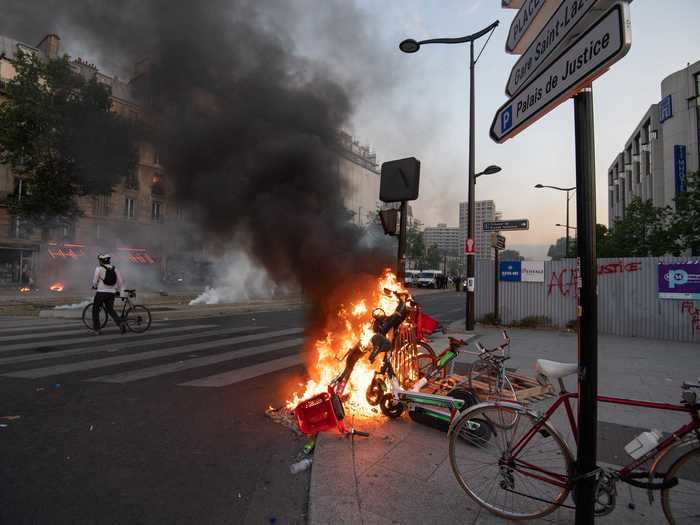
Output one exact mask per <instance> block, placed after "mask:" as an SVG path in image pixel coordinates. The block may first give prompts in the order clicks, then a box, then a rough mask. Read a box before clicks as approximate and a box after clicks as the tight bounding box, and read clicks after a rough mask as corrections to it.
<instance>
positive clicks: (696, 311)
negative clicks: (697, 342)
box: [681, 301, 700, 335]
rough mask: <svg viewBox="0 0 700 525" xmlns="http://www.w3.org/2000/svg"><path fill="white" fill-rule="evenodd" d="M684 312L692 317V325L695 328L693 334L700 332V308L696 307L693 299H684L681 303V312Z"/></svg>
mask: <svg viewBox="0 0 700 525" xmlns="http://www.w3.org/2000/svg"><path fill="white" fill-rule="evenodd" d="M684 312H686V313H687V314H688V317H690V326H691V327H692V329H693V335H695V332H700V308H696V307H695V304H693V301H683V302H682V303H681V313H684Z"/></svg>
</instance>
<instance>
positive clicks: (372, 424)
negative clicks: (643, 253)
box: [309, 327, 700, 525]
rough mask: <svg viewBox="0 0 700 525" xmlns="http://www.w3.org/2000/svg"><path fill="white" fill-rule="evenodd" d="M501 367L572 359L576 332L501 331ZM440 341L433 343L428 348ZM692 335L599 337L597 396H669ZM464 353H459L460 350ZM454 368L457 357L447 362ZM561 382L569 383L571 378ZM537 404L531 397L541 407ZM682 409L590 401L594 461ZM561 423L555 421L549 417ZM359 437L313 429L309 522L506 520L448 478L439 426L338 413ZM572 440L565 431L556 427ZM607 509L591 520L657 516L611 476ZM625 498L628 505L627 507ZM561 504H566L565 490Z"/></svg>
mask: <svg viewBox="0 0 700 525" xmlns="http://www.w3.org/2000/svg"><path fill="white" fill-rule="evenodd" d="M477 332H478V334H479V335H480V336H481V337H480V339H481V341H482V342H484V344H485V345H486V346H493V345H495V344H498V343H499V341H500V338H501V335H500V330H497V329H493V328H486V327H477ZM509 333H510V336H511V349H512V358H511V360H510V361H509V362H508V363H507V364H508V365H509V367H512V368H517V369H518V370H519V371H521V372H523V373H525V374H528V375H532V373H533V365H534V360H535V359H536V358H538V357H541V358H545V359H552V360H558V361H570V362H575V361H576V356H577V350H576V336H575V334H573V333H567V332H559V331H549V330H520V329H513V330H511V331H509ZM440 348H441V347H440V346H438V345H436V348H435V350H436V351H439V349H440ZM698 350H699V348H698V345H696V344H692V343H670V342H667V341H652V340H645V339H637V338H629V337H628V338H623V337H616V336H606V335H601V336H600V339H599V363H600V371H599V391H600V392H601V394H608V395H619V396H627V397H633V398H638V399H644V400H654V401H661V402H670V403H677V402H678V400H679V399H680V385H681V383H682V381H683V380H695V379H697V378H698V376H700V351H698ZM460 357H461V358H464V360H469V359H468V357H467V356H460ZM457 369H459V364H458V365H457ZM567 384H568V386H569V388H573V389H575V382H574V380H572V379H571V378H569V379H568V382H567ZM547 404H548V403H547V402H546V401H545V402H542V403H540V404H538V405H536V407H535V408H536V409H537V410H541V409H543V408H546V406H547ZM686 418H687V416H685V415H683V414H680V415H679V414H673V413H668V412H661V411H654V410H644V409H635V408H633V407H617V406H611V405H607V406H606V405H600V406H599V434H600V443H599V460H600V461H599V463H600V464H601V465H606V464H626V463H629V461H630V459H631V458H629V457H628V456H626V454H625V453H624V450H622V447H623V446H624V444H625V443H627V442H628V441H629V440H631V439H632V438H633V437H634V436H635V435H636V434H638V433H639V432H641V431H642V430H647V429H649V428H659V429H661V430H663V431H667V432H668V431H671V430H674V429H675V428H677V427H678V426H680V424H682V423H684V422H686V421H685V419H686ZM552 422H553V423H554V424H555V426H556V427H557V428H558V429H559V430H560V431H563V430H564V428H565V426H564V421H563V419H561V418H553V420H552ZM348 423H352V425H353V426H355V427H356V428H357V429H358V430H365V431H368V432H370V433H371V436H370V437H369V438H362V437H354V438H346V437H342V436H340V435H338V434H336V433H327V434H322V435H320V436H319V439H318V442H317V445H316V451H315V454H314V463H313V467H312V474H311V487H310V497H309V501H310V503H309V523H310V524H311V525H320V524H331V523H332V524H339V523H343V524H345V523H347V524H356V523H357V524H374V523H400V524H413V523H416V524H418V523H431V524H445V525H448V524H450V525H452V524H455V523H470V524H472V523H474V524H496V523H507V521H506V520H503V519H501V518H497V517H495V516H493V515H492V514H490V513H489V512H487V511H485V510H483V509H481V508H480V507H479V506H478V505H477V504H476V503H475V502H474V501H473V500H472V499H471V498H470V497H469V496H468V495H467V494H466V493H465V492H463V490H462V489H461V487H460V486H459V485H458V483H457V481H456V479H455V477H454V475H453V473H452V469H451V466H450V461H449V458H448V450H447V447H448V441H447V438H446V435H445V433H444V432H441V431H440V430H436V429H433V428H429V427H425V426H422V425H419V424H417V423H415V422H413V421H411V420H410V419H409V418H408V417H407V416H406V415H405V414H404V415H403V416H402V417H401V418H400V419H398V420H387V419H385V418H383V417H381V416H380V417H379V418H375V419H371V420H360V419H354V420H353V421H348ZM562 433H563V434H564V437H565V439H567V441H568V442H569V444H570V446H571V443H572V436H571V433H570V432H562ZM617 489H618V499H617V507H616V509H615V511H613V512H612V513H611V514H610V515H608V516H606V517H603V518H599V519H598V521H600V522H601V523H616V525H621V524H626V523H630V524H632V523H634V524H647V523H648V524H652V523H654V524H655V523H664V522H665V519H664V517H663V512H662V510H661V506H660V503H659V498H658V496H659V494H658V493H657V494H656V501H655V503H654V504H653V505H652V506H649V503H648V499H647V495H646V492H645V491H643V490H640V489H635V488H632V487H629V486H628V485H626V484H624V483H619V484H618V486H617ZM630 502H633V503H634V504H635V505H634V506H635V508H634V509H632V508H630V506H629V505H628V504H629V503H630ZM568 503H569V504H570V503H571V498H569V500H568ZM573 520H574V513H573V511H572V510H568V509H559V510H558V511H556V512H555V513H553V514H550V515H549V516H547V517H545V518H543V519H540V520H535V521H534V523H561V524H568V523H573Z"/></svg>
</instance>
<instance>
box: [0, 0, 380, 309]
mask: <svg viewBox="0 0 700 525" xmlns="http://www.w3.org/2000/svg"><path fill="white" fill-rule="evenodd" d="M3 4H4V6H5V7H4V8H3V10H4V15H3V20H4V21H3V22H0V24H1V25H0V30H1V31H0V32H1V33H2V34H5V35H8V36H15V37H16V38H19V39H29V41H30V42H33V41H38V39H39V38H40V37H41V35H43V34H45V33H47V32H51V31H56V32H57V33H60V35H61V36H62V38H63V44H64V48H65V45H66V44H67V43H68V42H70V41H71V40H74V41H75V42H77V44H76V45H78V46H79V47H80V48H81V49H83V50H84V52H85V53H90V55H91V56H93V57H96V58H95V60H96V61H97V62H98V65H102V64H109V65H111V66H112V67H113V68H115V69H119V68H127V67H128V66H129V65H132V64H136V63H140V64H141V66H142V67H141V74H140V76H137V77H136V78H135V79H134V80H132V86H133V87H134V88H135V90H136V93H137V94H138V97H139V99H140V100H141V102H142V104H143V105H144V107H145V108H147V111H148V115H149V118H150V123H151V125H152V128H151V133H152V140H153V141H154V142H155V143H156V144H157V145H158V147H159V148H160V150H161V158H162V161H164V164H165V165H166V168H167V175H168V176H169V177H172V178H173V179H174V182H175V187H176V190H177V198H178V200H179V201H180V202H183V203H187V204H188V205H189V208H190V209H191V210H192V212H193V214H194V216H195V217H196V219H197V221H198V222H199V224H200V225H201V227H202V230H203V231H204V232H205V235H207V236H208V237H209V238H208V240H217V241H224V242H226V241H229V240H230V239H232V238H233V237H234V236H236V238H237V239H243V240H244V241H243V242H245V243H246V247H247V249H248V250H249V252H250V253H251V255H252V256H253V257H254V258H255V259H256V260H257V261H259V262H260V263H261V264H262V266H264V268H265V270H266V271H267V272H268V273H269V275H270V276H271V277H272V279H274V280H275V281H276V282H278V283H284V284H289V283H291V284H298V285H300V286H301V287H302V288H303V290H304V292H305V293H306V294H307V295H308V296H309V297H310V298H311V299H312V300H313V301H314V302H315V303H316V305H317V306H320V304H321V303H323V302H324V300H323V299H324V298H325V297H327V294H328V293H329V292H331V291H332V290H333V289H334V288H336V287H337V286H338V285H341V284H343V285H347V284H348V283H349V282H350V281H352V280H353V279H354V278H355V276H357V275H361V274H365V275H366V274H377V273H378V272H379V271H380V270H381V268H382V266H384V265H385V264H386V262H387V258H386V254H385V253H384V254H380V253H378V252H376V251H373V250H369V249H366V248H365V249H362V248H360V244H359V241H360V237H361V231H360V230H359V229H358V228H356V227H355V226H353V225H352V224H351V223H349V221H348V216H347V212H346V210H345V208H344V206H343V197H344V195H345V192H346V191H347V188H346V187H345V186H344V184H343V182H342V180H341V178H340V177H339V175H338V172H337V166H336V162H337V160H336V158H335V156H334V155H333V153H332V150H333V147H334V144H335V140H336V134H337V132H338V131H339V130H340V129H341V128H343V126H345V125H346V124H347V122H348V119H349V117H350V116H351V114H352V111H353V100H352V95H351V93H350V92H349V91H350V90H348V89H344V86H343V85H341V83H340V82H339V81H337V80H334V78H333V75H332V74H331V73H330V72H329V70H328V68H325V67H323V66H322V65H321V64H320V63H319V62H314V61H312V60H308V59H304V58H303V57H301V56H299V54H298V53H297V52H296V50H295V42H294V38H293V37H292V32H291V30H288V29H287V28H294V27H299V26H301V25H304V26H305V24H306V22H307V21H306V19H305V17H313V16H315V13H314V11H313V10H304V9H299V8H298V7H297V8H294V9H292V8H291V7H290V6H289V5H288V4H287V3H285V2H274V1H241V0H226V1H225V0H207V1H201V2H195V1H183V0H176V1H172V0H171V1H161V0H146V1H122V2H119V1H115V2H97V1H93V0H71V1H70V2H66V1H48V2H47V1H43V2H39V1H29V0H8V1H5V2H3ZM8 4H9V5H8ZM286 4H287V5H286ZM312 4H313V5H315V6H316V10H318V12H321V11H322V12H323V19H324V20H325V23H326V24H328V27H327V28H326V29H325V30H326V31H334V30H335V29H337V28H338V27H343V28H344V31H345V32H346V33H348V32H349V33H352V31H353V30H354V29H353V28H352V25H353V24H361V23H362V16H360V15H359V14H358V13H357V12H354V11H353V10H352V9H349V8H348V7H347V5H346V4H345V3H344V2H336V1H329V2H323V1H319V2H313V3H312ZM343 4H345V5H343ZM307 5H308V3H307ZM339 5H343V8H342V9H338V13H342V19H334V15H333V13H334V9H336V8H338V6H339ZM302 23H303V24H302ZM348 25H350V26H351V27H348ZM318 30H320V31H323V30H324V29H323V28H320V29H318ZM356 30H357V31H358V33H361V32H363V31H362V28H361V27H357V28H356ZM17 32H19V34H16V33H17ZM324 40H325V41H328V39H324ZM341 41H342V40H341ZM343 43H345V42H343ZM103 69H106V68H105V67H103Z"/></svg>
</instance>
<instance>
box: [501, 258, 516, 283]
mask: <svg viewBox="0 0 700 525" xmlns="http://www.w3.org/2000/svg"><path fill="white" fill-rule="evenodd" d="M498 273H499V279H500V280H501V281H513V282H520V275H521V264H520V261H501V263H500V268H499V272H498Z"/></svg>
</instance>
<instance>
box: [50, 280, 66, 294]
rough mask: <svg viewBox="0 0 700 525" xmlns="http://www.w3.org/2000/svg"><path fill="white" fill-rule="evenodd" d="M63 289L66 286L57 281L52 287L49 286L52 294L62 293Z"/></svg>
mask: <svg viewBox="0 0 700 525" xmlns="http://www.w3.org/2000/svg"><path fill="white" fill-rule="evenodd" d="M63 288H64V284H63V283H62V282H61V281H56V282H55V283H53V284H52V285H51V286H49V290H51V291H52V292H62V291H63Z"/></svg>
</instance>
